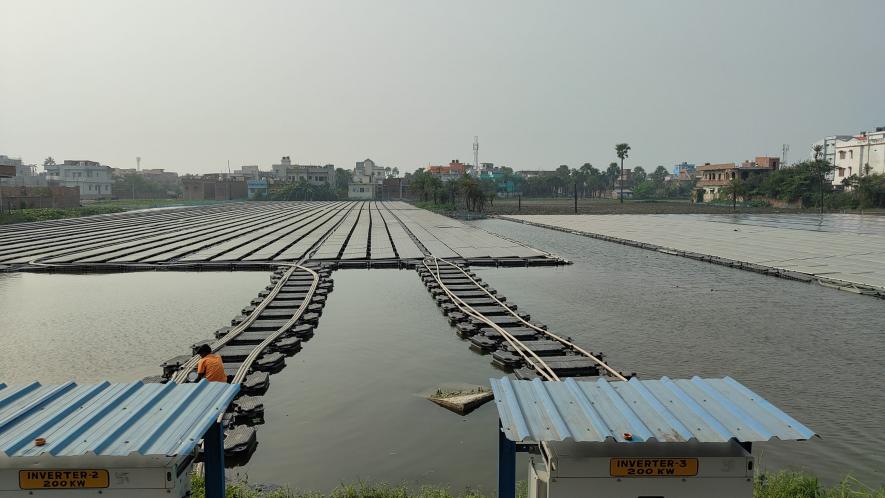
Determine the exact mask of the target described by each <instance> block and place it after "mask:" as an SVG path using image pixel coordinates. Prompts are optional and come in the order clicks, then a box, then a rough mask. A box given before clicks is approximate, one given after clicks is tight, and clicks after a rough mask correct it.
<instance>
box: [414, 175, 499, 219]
mask: <svg viewBox="0 0 885 498" xmlns="http://www.w3.org/2000/svg"><path fill="white" fill-rule="evenodd" d="M408 181H409V185H411V188H412V191H413V192H416V193H417V194H418V195H419V196H421V202H419V207H424V209H430V210H433V211H437V210H439V211H454V210H456V209H462V208H463V209H466V210H468V211H483V210H484V209H485V207H486V205H487V204H494V202H495V193H496V191H497V190H498V187H497V184H496V182H495V181H494V180H492V179H490V178H485V179H477V178H474V177H472V176H470V175H463V176H462V177H461V178H458V179H457V180H453V181H450V182H446V183H443V182H442V180H440V179H439V178H437V177H435V176H433V175H431V174H428V173H426V172H424V170H418V171H416V172H414V173H412V174H411V175H408ZM430 201H433V202H430ZM434 208H440V209H434Z"/></svg>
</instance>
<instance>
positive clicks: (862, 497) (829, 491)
mask: <svg viewBox="0 0 885 498" xmlns="http://www.w3.org/2000/svg"><path fill="white" fill-rule="evenodd" d="M193 486H194V494H193V496H194V498H204V494H203V481H202V479H201V478H199V477H195V478H194V480H193ZM526 495H527V493H526V489H525V483H524V482H523V483H521V485H520V487H519V489H518V491H517V496H518V498H525V496H526ZM227 496H228V497H229V498H326V497H328V498H484V495H482V494H478V493H474V492H472V491H470V490H464V491H463V492H460V493H453V492H452V491H451V490H449V489H447V488H442V487H436V486H424V487H420V488H409V487H407V486H402V485H400V486H391V485H387V484H375V485H372V484H365V483H360V484H356V485H347V486H340V487H338V488H336V489H334V490H333V491H332V492H331V493H329V494H328V495H324V494H322V493H315V492H312V493H304V492H294V491H290V490H288V489H277V490H273V491H263V492H262V491H256V490H254V489H252V488H251V487H249V486H248V485H246V484H242V483H241V484H231V485H229V486H228V489H227ZM753 497H754V498H849V497H850V498H885V487H882V488H878V489H871V488H869V487H867V486H864V485H863V484H861V483H860V482H858V481H857V480H855V479H852V478H850V477H849V478H846V479H845V480H843V481H842V482H841V483H839V484H837V485H835V486H832V487H827V486H823V485H821V484H820V482H818V480H817V478H815V477H813V476H810V475H808V474H803V473H797V472H778V473H776V474H767V475H764V476H762V477H760V478H758V479H757V480H756V482H755V485H754V490H753Z"/></svg>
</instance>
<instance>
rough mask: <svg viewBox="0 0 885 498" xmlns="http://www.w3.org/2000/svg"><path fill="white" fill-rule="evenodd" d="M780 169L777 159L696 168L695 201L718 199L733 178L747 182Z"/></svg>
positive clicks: (757, 159)
mask: <svg viewBox="0 0 885 498" xmlns="http://www.w3.org/2000/svg"><path fill="white" fill-rule="evenodd" d="M778 168H780V158H779V157H757V158H756V159H755V161H752V162H751V161H744V162H741V163H737V164H736V163H720V164H710V163H705V164H704V165H703V166H698V168H697V172H698V173H699V175H700V179H699V180H698V183H697V184H696V185H695V194H694V197H695V200H696V201H697V202H704V201H705V200H707V201H709V200H713V199H717V198H719V195H720V194H721V193H722V192H723V189H725V187H727V186H728V185H730V184H731V181H732V180H734V179H735V178H740V179H741V180H748V179H749V178H750V177H751V176H753V175H767V174H770V173H771V172H772V171H776V170H777V169H778Z"/></svg>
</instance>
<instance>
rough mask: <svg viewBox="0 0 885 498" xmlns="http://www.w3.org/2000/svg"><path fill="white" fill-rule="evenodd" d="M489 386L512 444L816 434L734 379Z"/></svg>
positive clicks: (505, 382)
mask: <svg viewBox="0 0 885 498" xmlns="http://www.w3.org/2000/svg"><path fill="white" fill-rule="evenodd" d="M491 381H492V391H493V392H494V394H495V403H496V405H497V407H498V414H499V416H500V418H501V424H502V426H503V428H504V432H505V434H506V435H507V438H508V439H510V440H512V441H532V442H541V441H563V440H566V439H571V440H574V441H587V442H602V441H606V440H615V441H619V442H643V441H660V442H679V441H699V442H705V443H706V442H725V441H728V440H730V439H736V440H738V441H741V442H751V441H768V440H769V439H772V438H777V439H783V440H805V439H809V438H811V437H812V436H814V435H815V434H814V432H812V431H811V430H810V429H809V428H807V427H805V426H804V425H802V424H801V423H799V422H797V421H796V420H795V419H794V418H792V417H790V416H789V415H787V414H786V413H784V412H783V411H781V410H780V409H778V408H776V407H775V406H774V405H772V404H771V403H769V402H768V401H766V400H765V399H764V398H762V397H761V396H759V395H758V394H756V393H754V392H753V391H751V390H750V389H748V388H747V387H745V386H744V385H742V384H741V383H739V382H737V381H736V380H734V379H732V378H731V377H725V378H723V379H701V378H700V377H693V378H691V379H679V380H671V379H669V378H667V377H664V378H662V379H660V380H639V379H635V378H634V379H630V380H629V381H628V382H623V381H616V382H609V381H607V380H605V379H599V380H597V381H595V382H590V381H586V382H585V381H582V382H578V381H575V380H574V379H566V380H565V381H562V382H542V381H541V380H540V379H535V380H531V381H529V380H516V381H514V380H510V379H509V378H507V377H504V378H502V379H491ZM627 433H628V434H631V435H632V439H631V440H628V439H627V438H626V437H625V434H627Z"/></svg>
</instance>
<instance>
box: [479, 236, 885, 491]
mask: <svg viewBox="0 0 885 498" xmlns="http://www.w3.org/2000/svg"><path fill="white" fill-rule="evenodd" d="M475 224H476V225H477V226H480V227H482V228H485V229H487V230H490V231H492V232H496V233H500V234H503V235H507V236H509V237H512V238H516V239H518V240H520V241H523V242H525V243H528V244H529V245H533V246H535V247H541V248H543V249H545V250H548V251H551V252H553V253H556V254H559V255H561V256H564V257H565V258H567V259H569V260H572V261H574V263H575V264H574V265H571V266H568V267H563V268H558V269H549V268H531V269H522V270H515V271H514V270H510V269H508V270H490V271H483V270H479V274H480V275H481V276H482V277H483V278H484V279H485V280H486V281H488V282H489V283H490V284H491V285H493V286H494V287H495V288H496V289H498V290H499V291H500V292H501V293H502V294H503V295H505V296H507V297H508V299H510V300H512V301H513V302H516V303H518V304H519V305H520V309H525V310H527V311H529V312H531V313H532V317H533V318H535V317H537V319H539V320H541V321H544V322H545V323H547V324H548V325H549V326H550V328H551V330H559V331H567V333H568V334H570V335H572V336H573V337H575V338H576V339H577V340H578V341H579V342H580V343H582V344H585V345H587V346H589V347H590V349H592V350H594V351H596V350H601V351H604V352H606V353H607V354H608V356H609V360H610V362H611V363H612V364H613V365H614V366H616V367H618V368H621V369H624V370H627V371H636V372H637V373H639V374H640V376H641V377H646V378H655V377H660V376H663V375H667V376H670V377H690V376H692V375H699V376H703V377H721V376H724V375H730V376H731V377H734V378H735V379H737V380H738V381H740V382H742V383H744V384H745V385H747V386H748V387H750V388H751V389H753V390H755V391H756V392H758V393H759V394H761V395H763V396H765V397H766V398H767V399H769V400H770V401H772V402H773V403H774V404H775V405H777V406H778V407H780V408H782V409H783V410H785V411H786V412H788V413H790V414H791V415H793V416H794V417H796V418H797V419H798V420H799V421H801V422H803V423H804V424H805V425H807V426H809V427H811V428H812V429H814V430H815V431H817V432H818V433H819V434H820V435H821V436H822V438H821V439H818V440H813V441H810V442H795V443H783V442H773V443H766V444H758V445H756V447H755V452H756V453H757V454H758V453H760V450H761V454H762V455H763V456H762V459H761V464H762V465H763V467H764V468H770V469H775V468H782V467H789V468H796V469H805V470H809V471H812V472H814V473H816V474H817V475H819V476H821V477H822V478H823V479H825V480H827V481H828V482H833V481H837V480H839V479H841V478H842V477H844V476H845V475H847V474H851V475H853V476H854V477H857V478H859V479H861V480H862V481H864V482H867V483H869V484H881V483H883V482H885V453H883V452H882V451H881V448H882V447H883V446H885V426H883V424H882V420H883V418H882V416H881V415H880V414H882V413H885V396H882V391H881V386H882V380H883V377H885V365H883V362H882V358H883V357H885V303H883V302H882V301H880V300H877V299H873V298H869V297H864V296H858V295H855V294H849V293H844V292H838V291H834V290H832V289H827V288H824V287H820V286H815V285H811V284H802V283H798V282H792V281H787V280H782V279H777V278H773V277H766V276H763V275H758V274H755V273H751V272H745V271H740V270H735V269H732V268H726V267H721V266H716V265H711V264H706V263H701V262H697V261H693V260H689V259H685V258H680V257H677V256H669V255H665V254H660V253H656V252H653V251H648V250H644V249H637V248H632V247H627V246H622V245H619V244H614V243H609V242H604V241H600V240H596V239H591V238H587V237H581V236H577V235H571V234H566V233H562V232H556V231H552V230H545V229H541V228H536V227H531V226H526V225H521V224H517V223H511V222H506V221H500V220H484V221H479V222H475Z"/></svg>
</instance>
